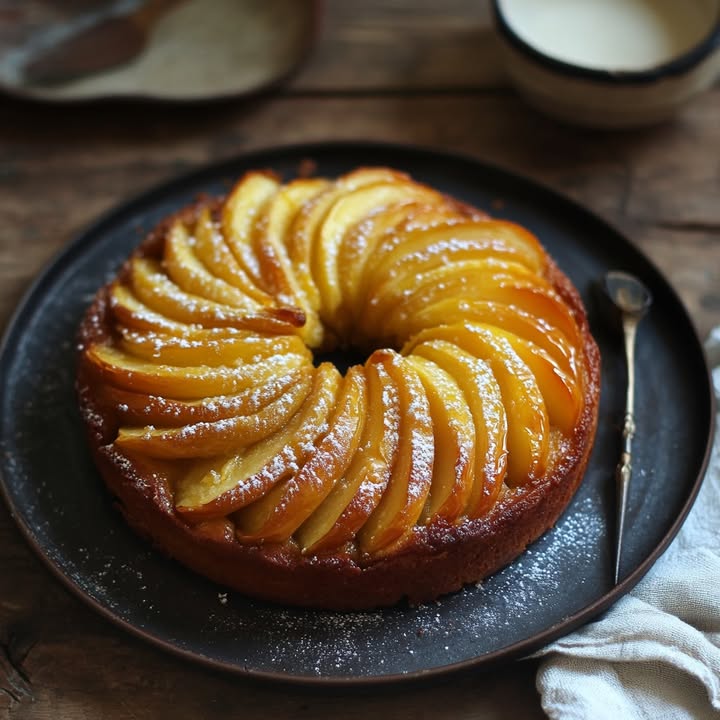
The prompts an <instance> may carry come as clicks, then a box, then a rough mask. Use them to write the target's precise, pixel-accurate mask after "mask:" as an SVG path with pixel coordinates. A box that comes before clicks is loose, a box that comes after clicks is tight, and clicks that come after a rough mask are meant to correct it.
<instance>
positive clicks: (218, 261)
mask: <svg viewBox="0 0 720 720" xmlns="http://www.w3.org/2000/svg"><path fill="white" fill-rule="evenodd" d="M193 239H194V247H193V249H194V251H195V254H196V255H197V258H198V259H199V260H200V261H201V262H202V264H203V265H204V266H205V267H206V268H207V269H208V270H209V271H210V273H211V274H212V275H214V276H215V277H217V278H219V279H221V280H223V281H224V282H226V283H227V284H229V285H231V286H233V287H235V288H237V289H238V290H239V291H240V292H242V293H243V294H244V295H246V296H247V297H250V298H252V299H253V300H255V301H257V302H258V303H260V304H261V305H270V304H274V302H275V301H274V299H273V297H272V296H271V295H269V294H268V293H266V292H265V291H263V290H262V289H260V288H259V287H257V285H255V283H254V282H253V281H252V280H251V279H250V276H249V275H248V274H247V273H246V272H245V270H243V268H242V267H241V266H240V264H239V263H238V261H237V260H236V259H235V256H234V255H233V253H232V251H231V250H230V247H229V246H228V244H227V242H226V241H225V238H224V237H223V236H222V233H221V232H220V228H219V227H217V225H216V224H215V222H214V221H213V219H212V216H211V214H210V210H209V209H208V208H207V207H204V208H202V210H201V211H200V213H199V215H198V219H197V222H196V223H195V230H194V238H193Z"/></svg>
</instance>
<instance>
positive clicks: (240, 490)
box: [175, 363, 341, 522]
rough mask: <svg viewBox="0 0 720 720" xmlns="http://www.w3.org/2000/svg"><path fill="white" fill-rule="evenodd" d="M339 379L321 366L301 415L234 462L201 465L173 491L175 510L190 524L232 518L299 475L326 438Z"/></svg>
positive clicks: (331, 368)
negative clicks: (281, 484)
mask: <svg viewBox="0 0 720 720" xmlns="http://www.w3.org/2000/svg"><path fill="white" fill-rule="evenodd" d="M340 382H341V377H340V373H339V372H338V371H337V370H336V369H335V366H334V365H331V364H330V363H322V364H321V365H320V366H319V367H318V368H317V370H316V371H315V373H314V374H313V386H312V389H311V390H310V393H309V395H308V396H307V398H306V399H305V402H304V403H303V405H302V407H301V408H300V410H299V411H298V412H297V413H296V414H295V415H294V416H293V417H292V419H291V420H290V422H288V423H287V424H286V425H285V426H284V427H283V428H281V429H280V430H278V432H277V433H275V434H274V435H271V436H270V437H268V438H266V439H265V440H262V441H261V442H259V443H257V444H256V445H253V446H252V447H250V448H248V449H247V450H244V451H242V452H240V453H237V454H234V455H233V456H231V457H222V458H218V459H215V460H213V461H211V462H209V463H200V464H199V465H198V466H197V467H195V468H194V469H193V470H192V471H191V472H189V473H188V474H187V475H186V477H184V478H183V479H181V480H180V481H179V482H178V483H177V485H176V488H175V505H176V510H177V511H178V512H179V513H180V514H181V515H183V517H185V518H186V519H187V520H188V521H190V522H199V521H201V520H204V519H208V518H213V517H222V516H223V515H228V514H229V513H232V512H234V511H236V510H239V509H240V508H242V507H244V506H246V505H248V504H250V503H252V502H254V501H256V500H258V499H260V498H261V497H262V496H263V495H265V494H266V493H267V492H268V491H269V490H270V489H271V488H272V487H273V486H274V485H275V484H276V483H278V482H280V481H282V480H283V479H285V478H288V477H291V476H293V475H295V474H296V473H297V472H298V470H299V469H300V467H302V465H303V464H304V463H305V460H306V458H307V457H308V455H309V454H310V453H311V452H312V451H313V449H314V448H315V446H316V444H317V442H318V439H319V438H320V437H322V436H323V435H324V434H325V433H326V432H327V422H328V418H329V417H330V414H331V413H332V411H333V408H334V407H335V405H336V402H337V395H338V390H339V388H340Z"/></svg>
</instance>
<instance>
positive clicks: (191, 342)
mask: <svg viewBox="0 0 720 720" xmlns="http://www.w3.org/2000/svg"><path fill="white" fill-rule="evenodd" d="M118 330H119V333H120V344H119V346H120V347H121V348H122V349H123V350H125V351H126V352H127V353H129V354H130V355H134V356H135V357H138V358H141V359H143V360H148V361H150V362H156V363H158V364H160V365H179V366H183V367H186V366H189V365H197V366H200V365H207V366H210V367H218V366H220V365H234V364H235V363H237V362H238V361H242V362H259V361H260V360H262V359H263V358H266V357H269V356H270V355H280V354H283V353H285V354H294V355H302V356H304V357H306V358H307V359H308V361H310V362H311V361H312V355H311V354H310V351H309V350H308V349H307V347H305V344H304V343H303V341H302V340H301V339H300V338H299V337H298V336H297V335H280V336H269V337H263V336H261V335H255V334H251V333H237V334H236V335H235V336H229V337H220V338H200V339H191V338H187V337H178V336H176V335H165V334H161V333H147V332H144V333H140V332H138V331H137V330H129V329H128V328H125V327H120V328H119V329H118Z"/></svg>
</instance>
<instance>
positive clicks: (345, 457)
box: [234, 366, 367, 542]
mask: <svg viewBox="0 0 720 720" xmlns="http://www.w3.org/2000/svg"><path fill="white" fill-rule="evenodd" d="M366 401H367V398H366V394H365V375H364V373H363V371H362V368H360V367H357V366H356V367H353V368H350V370H349V371H348V374H347V376H346V377H345V380H344V382H343V384H342V388H341V390H340V394H339V396H338V399H337V407H336V409H335V412H334V413H333V416H332V418H331V420H330V423H329V428H328V431H327V434H326V435H325V436H324V437H322V438H321V439H318V442H317V444H316V447H315V448H314V450H313V451H311V452H310V454H309V456H308V457H307V459H306V461H305V464H304V465H303V466H302V467H301V468H300V470H299V471H298V472H297V473H296V474H294V475H293V476H292V477H290V478H288V479H287V480H286V481H285V482H283V483H280V484H277V485H275V487H274V488H273V489H272V490H270V492H269V493H268V494H267V495H265V496H264V497H263V498H261V499H260V500H257V501H256V502H254V503H252V504H251V505H248V506H247V507H245V508H243V509H242V510H240V511H239V512H237V513H235V515H234V520H235V523H236V528H237V529H236V533H237V537H238V539H239V540H240V541H241V542H253V541H257V540H264V541H266V542H284V541H285V540H287V539H288V538H289V537H290V536H291V535H292V534H293V533H294V532H295V530H297V528H298V527H299V526H300V525H301V524H302V523H303V522H305V520H306V519H307V518H308V517H309V516H310V515H311V514H312V512H313V510H315V508H317V506H318V505H319V504H320V503H321V502H322V501H323V499H324V498H325V497H326V496H327V495H328V493H329V492H330V491H331V490H332V488H333V485H334V484H335V482H336V481H337V479H338V478H339V477H342V475H343V474H344V472H345V470H346V469H347V467H348V465H349V464H350V461H351V459H352V457H353V455H354V454H355V451H356V449H357V446H358V442H359V441H360V436H361V433H362V427H363V422H364V419H365V407H366Z"/></svg>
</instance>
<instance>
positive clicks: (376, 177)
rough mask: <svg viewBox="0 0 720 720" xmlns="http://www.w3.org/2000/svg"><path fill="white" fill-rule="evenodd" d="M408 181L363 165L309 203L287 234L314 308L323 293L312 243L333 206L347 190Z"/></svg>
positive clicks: (298, 274) (292, 257) (289, 248)
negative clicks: (316, 275)
mask: <svg viewBox="0 0 720 720" xmlns="http://www.w3.org/2000/svg"><path fill="white" fill-rule="evenodd" d="M393 181H406V182H407V181H409V178H408V176H407V175H405V174H403V173H398V172H395V171H393V170H387V169H385V168H360V169H358V170H355V171H353V172H351V173H348V174H347V175H343V176H342V177H340V178H338V179H337V180H336V181H335V183H333V185H331V186H330V187H329V188H328V189H327V190H325V191H324V192H322V193H320V194H319V195H318V196H317V197H315V198H314V199H313V200H312V201H310V202H308V203H306V204H305V205H304V206H303V207H302V209H301V210H300V212H299V213H298V215H297V217H296V218H295V221H294V222H293V224H292V227H291V228H290V232H288V233H287V234H286V236H285V245H286V248H287V253H288V257H289V258H290V262H291V263H292V267H293V270H294V272H295V277H296V278H297V280H298V282H299V283H300V286H301V287H302V289H303V292H304V294H305V297H306V298H307V301H308V304H309V306H310V308H311V309H312V310H313V311H317V310H318V309H319V308H320V293H319V291H318V288H317V285H316V284H315V281H314V279H313V276H312V272H311V269H310V262H311V256H312V251H313V246H314V244H315V242H316V241H317V238H318V237H319V235H320V229H321V227H322V224H323V223H324V222H325V218H326V216H327V214H328V212H329V211H330V209H331V208H332V206H333V205H334V204H335V202H337V200H339V199H340V198H341V197H342V196H343V195H345V194H346V193H350V192H354V191H355V190H357V189H358V188H361V187H365V186H368V185H374V184H376V183H381V182H385V183H387V182H393Z"/></svg>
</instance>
